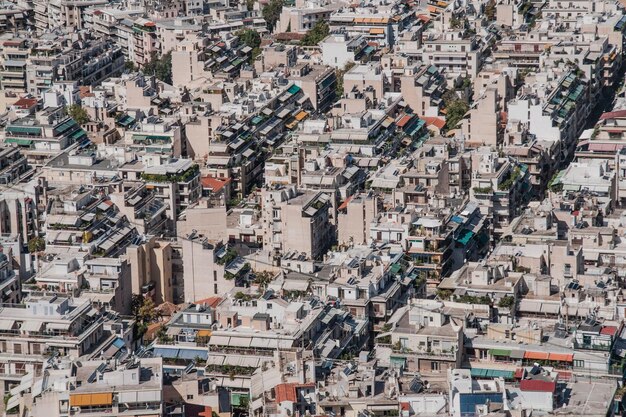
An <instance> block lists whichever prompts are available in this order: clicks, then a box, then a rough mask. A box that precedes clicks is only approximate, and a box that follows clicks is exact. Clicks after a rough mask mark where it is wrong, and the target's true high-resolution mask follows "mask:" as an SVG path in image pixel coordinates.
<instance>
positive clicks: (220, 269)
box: [183, 233, 235, 302]
mask: <svg viewBox="0 0 626 417" xmlns="http://www.w3.org/2000/svg"><path fill="white" fill-rule="evenodd" d="M232 260H234V258H233V256H232V255H231V254H230V253H228V250H227V249H226V247H225V246H224V245H222V244H221V243H219V244H213V243H210V242H209V241H208V240H207V239H206V238H205V237H204V236H203V235H202V234H198V233H192V234H190V235H188V236H187V237H186V238H185V239H183V268H184V271H185V301H186V302H195V301H199V300H203V299H205V298H208V297H213V296H222V295H224V294H225V293H227V292H228V291H230V290H232V289H233V288H234V287H235V279H232V278H231V279H227V278H226V274H225V270H226V267H227V266H229V264H230V262H231V261H232Z"/></svg>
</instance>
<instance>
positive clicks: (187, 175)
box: [141, 164, 200, 182]
mask: <svg viewBox="0 0 626 417" xmlns="http://www.w3.org/2000/svg"><path fill="white" fill-rule="evenodd" d="M199 173H200V167H199V166H198V165H195V164H194V165H192V166H191V167H189V168H188V169H187V170H185V171H184V172H181V173H175V174H174V173H168V174H147V173H145V172H144V173H142V174H141V179H143V180H144V181H148V182H188V181H190V180H191V179H193V178H194V177H196V176H198V175H199Z"/></svg>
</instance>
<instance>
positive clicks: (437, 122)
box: [424, 117, 446, 129]
mask: <svg viewBox="0 0 626 417" xmlns="http://www.w3.org/2000/svg"><path fill="white" fill-rule="evenodd" d="M424 121H425V122H426V125H427V126H430V125H433V126H435V127H436V128H437V129H443V127H444V126H445V125H446V121H445V120H443V119H442V118H441V117H424Z"/></svg>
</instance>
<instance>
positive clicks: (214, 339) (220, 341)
mask: <svg viewBox="0 0 626 417" xmlns="http://www.w3.org/2000/svg"><path fill="white" fill-rule="evenodd" d="M229 342H230V337H229V336H215V335H213V336H211V339H210V340H209V345H212V346H229Z"/></svg>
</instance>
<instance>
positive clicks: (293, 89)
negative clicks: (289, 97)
mask: <svg viewBox="0 0 626 417" xmlns="http://www.w3.org/2000/svg"><path fill="white" fill-rule="evenodd" d="M300 90H302V89H301V88H300V87H298V86H297V85H295V84H294V85H292V86H291V87H289V88H288V89H287V92H289V93H291V94H297V93H298V92H299V91H300Z"/></svg>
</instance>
